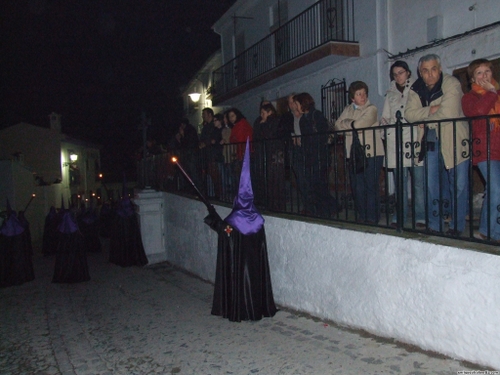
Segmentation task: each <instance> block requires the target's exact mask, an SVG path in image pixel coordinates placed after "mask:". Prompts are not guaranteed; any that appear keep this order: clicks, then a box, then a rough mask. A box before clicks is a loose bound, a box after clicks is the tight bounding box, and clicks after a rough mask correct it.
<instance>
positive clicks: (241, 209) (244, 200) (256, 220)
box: [225, 138, 264, 234]
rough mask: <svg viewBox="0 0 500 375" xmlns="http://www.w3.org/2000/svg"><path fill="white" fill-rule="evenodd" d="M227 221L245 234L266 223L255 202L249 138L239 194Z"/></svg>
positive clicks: (258, 228)
mask: <svg viewBox="0 0 500 375" xmlns="http://www.w3.org/2000/svg"><path fill="white" fill-rule="evenodd" d="M225 221H226V222H227V223H228V224H231V225H232V226H233V227H234V228H236V229H238V230H239V231H240V232H241V233H243V234H253V233H257V232H258V231H259V230H260V229H261V228H262V226H263V225H264V218H263V217H262V215H261V214H260V213H259V211H257V208H256V207H255V205H254V204H253V190H252V179H251V176H250V140H249V139H248V138H247V147H246V150H245V157H244V159H243V167H242V168H241V176H240V186H239V189H238V195H237V196H236V197H235V198H234V203H233V211H231V213H230V214H229V216H228V217H226V219H225Z"/></svg>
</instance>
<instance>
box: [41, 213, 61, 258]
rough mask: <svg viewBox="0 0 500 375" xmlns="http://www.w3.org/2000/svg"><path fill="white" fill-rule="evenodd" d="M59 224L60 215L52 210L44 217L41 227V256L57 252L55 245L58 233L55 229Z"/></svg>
mask: <svg viewBox="0 0 500 375" xmlns="http://www.w3.org/2000/svg"><path fill="white" fill-rule="evenodd" d="M60 222H61V215H58V214H57V213H56V211H55V208H54V209H51V210H50V212H49V213H48V214H47V216H46V217H45V223H44V227H43V242H42V254H43V255H46V256H47V255H52V254H55V253H56V251H57V245H58V241H59V232H58V230H57V227H58V226H59V224H60Z"/></svg>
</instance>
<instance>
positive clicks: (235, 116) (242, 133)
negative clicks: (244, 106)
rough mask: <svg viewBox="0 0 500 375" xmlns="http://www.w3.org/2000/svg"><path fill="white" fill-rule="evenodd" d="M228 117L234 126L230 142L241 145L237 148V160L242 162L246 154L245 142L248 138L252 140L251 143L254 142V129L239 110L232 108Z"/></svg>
mask: <svg viewBox="0 0 500 375" xmlns="http://www.w3.org/2000/svg"><path fill="white" fill-rule="evenodd" d="M227 115H228V117H229V121H230V122H231V123H232V124H233V129H232V130H231V137H230V138H229V140H230V141H231V143H241V144H239V145H238V146H237V148H236V158H237V159H238V160H239V161H242V160H243V155H244V154H245V142H246V141H247V138H250V142H252V135H253V128H252V126H251V125H250V124H249V123H248V121H247V119H246V118H245V117H244V116H243V114H242V113H241V112H240V110H239V109H237V108H231V109H229V110H228V111H227Z"/></svg>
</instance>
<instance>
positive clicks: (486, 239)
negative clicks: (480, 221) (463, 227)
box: [474, 232, 500, 244]
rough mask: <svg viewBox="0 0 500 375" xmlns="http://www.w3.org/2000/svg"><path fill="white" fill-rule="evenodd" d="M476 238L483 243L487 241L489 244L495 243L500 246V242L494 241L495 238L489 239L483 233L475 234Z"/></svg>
mask: <svg viewBox="0 0 500 375" xmlns="http://www.w3.org/2000/svg"><path fill="white" fill-rule="evenodd" d="M474 238H475V239H478V240H481V241H487V242H493V243H498V244H500V240H494V239H493V238H490V239H488V236H486V235H484V234H482V233H481V232H476V233H474Z"/></svg>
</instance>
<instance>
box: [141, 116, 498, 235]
mask: <svg viewBox="0 0 500 375" xmlns="http://www.w3.org/2000/svg"><path fill="white" fill-rule="evenodd" d="M493 117H498V116H483V117H475V118H460V119H447V120H443V121H438V122H422V123H421V124H408V123H397V124H391V125H386V126H380V127H375V128H367V129H363V130H358V134H360V139H361V143H362V144H365V151H366V155H367V156H368V157H367V159H368V160H369V161H370V162H371V161H373V160H375V157H374V155H377V154H379V153H380V152H379V151H383V152H382V153H383V154H385V155H387V156H388V155H390V154H392V155H393V157H394V158H395V164H393V168H388V166H390V165H388V164H387V158H386V159H384V160H385V161H384V162H381V163H380V164H373V165H374V166H375V169H370V168H371V167H367V168H366V169H365V170H364V171H362V172H361V174H358V173H355V172H354V171H353V168H352V167H353V165H352V160H351V159H350V158H349V154H348V153H347V151H346V146H348V145H349V144H350V139H351V138H352V130H348V131H337V132H331V133H324V134H315V135H309V136H301V137H288V138H285V139H272V140H263V141H256V142H253V143H252V146H251V147H252V152H251V171H252V185H253V189H254V196H255V204H256V205H257V207H259V208H260V209H262V210H264V211H267V212H277V213H287V214H293V215H302V216H309V217H315V218H320V219H325V220H331V221H339V222H357V223H360V224H364V225H371V226H382V227H387V228H395V229H396V230H398V231H416V232H424V233H428V234H432V235H438V236H451V237H456V238H460V239H464V240H469V241H480V242H486V243H490V244H498V243H499V241H497V240H498V239H500V238H499V236H500V233H497V232H496V231H495V230H496V229H495V225H494V224H497V223H500V206H499V205H497V204H496V202H497V201H498V202H500V193H499V191H500V186H497V184H496V181H498V180H499V178H498V177H497V175H499V174H500V173H498V169H499V168H500V161H495V160H492V153H493V150H492V147H491V145H490V140H491V139H492V138H493V135H494V133H493V132H494V131H496V130H493V129H491V127H490V126H488V125H487V124H489V123H490V121H489V119H490V118H493ZM481 121H482V122H484V127H485V129H486V134H487V137H486V142H487V144H486V147H483V149H482V150H483V151H481V150H480V148H479V145H480V144H481V141H480V140H479V139H475V138H473V131H472V129H473V126H476V128H477V126H481ZM466 123H469V127H468V130H467V131H466V133H463V132H462V133H460V131H459V129H460V127H462V128H464V126H463V124H466ZM478 124H479V125H478ZM429 125H435V128H436V134H437V136H438V137H439V139H445V137H449V136H451V137H452V139H453V146H452V148H453V150H451V151H447V152H443V151H444V147H445V145H444V143H442V142H437V143H436V144H435V145H434V146H433V147H434V148H432V147H431V145H430V144H429V141H428V140H427V141H426V142H423V141H422V137H423V134H424V129H426V128H428V127H429ZM465 128H467V126H465ZM450 129H451V130H450ZM375 137H380V138H382V139H383V143H382V144H383V150H380V147H379V150H377V148H376V146H374V144H370V146H368V145H367V143H369V142H367V140H368V139H369V138H375ZM448 146H449V145H448ZM448 146H446V147H448ZM244 148H245V144H229V145H225V146H224V148H223V150H222V155H216V154H214V153H213V152H212V151H211V150H210V149H209V148H208V149H207V148H205V149H202V150H186V151H174V152H171V153H168V154H161V155H156V156H153V157H150V158H147V159H144V160H142V161H141V162H140V163H139V173H138V176H142V181H141V185H142V186H151V187H153V188H154V189H157V190H162V191H169V192H184V193H188V194H194V189H193V188H192V186H191V185H190V183H188V181H187V180H186V179H185V178H184V177H183V176H182V174H181V173H180V172H179V170H178V169H177V168H176V166H175V164H173V163H172V162H170V160H169V159H170V158H171V156H173V155H175V156H178V157H179V160H180V161H181V164H182V165H183V166H184V168H185V169H186V170H187V172H188V173H189V174H190V175H191V177H192V179H193V181H194V182H195V183H196V184H197V186H198V187H199V188H200V190H201V191H202V192H203V193H204V194H206V196H207V197H208V198H209V199H211V200H213V201H218V202H225V203H232V201H233V199H234V196H235V194H236V193H237V189H238V184H239V176H240V171H241V159H242V155H243V151H244ZM424 149H425V150H427V151H425V157H424V155H423V154H424V151H423V150H424ZM484 150H486V151H484ZM450 152H451V154H452V156H451V159H450V157H448V158H447V160H442V157H441V155H443V154H446V153H448V154H449V153H450ZM481 152H483V153H484V152H486V155H485V158H484V160H483V166H482V167H481V173H480V172H479V170H478V169H477V167H476V166H474V165H473V163H472V159H473V156H474V157H475V158H477V157H479V156H481ZM419 158H420V159H421V161H419ZM433 158H434V159H433ZM436 158H437V159H436ZM450 160H451V165H450V164H448V165H446V163H450ZM442 162H444V163H445V165H446V168H444V167H443V168H442V169H439V170H437V169H436V168H435V165H438V164H439V163H442ZM418 176H420V177H418ZM484 177H486V178H484ZM419 179H420V180H419ZM422 180H423V181H422ZM481 180H482V181H483V183H481ZM484 180H486V183H485V184H484ZM360 183H361V184H363V183H364V184H367V185H369V187H371V188H374V189H375V191H376V196H375V198H374V199H375V202H376V205H375V206H373V202H372V201H371V200H372V199H371V198H370V197H371V196H370V191H369V190H370V189H365V190H363V189H358V187H359V186H357V185H356V184H360ZM485 188H486V191H488V192H490V193H489V194H485ZM430 191H434V194H430V193H428V192H430ZM464 191H465V193H464ZM360 192H361V193H360ZM405 192H406V193H405ZM419 197H420V198H419ZM483 197H484V205H485V208H484V209H485V212H483V217H482V218H480V216H481V208H482V205H483V204H482V201H483ZM360 202H361V205H362V206H361V209H360ZM363 205H365V206H366V207H373V210H375V211H376V215H375V216H373V215H372V216H371V217H375V218H376V220H375V221H373V220H370V219H369V218H367V217H365V216H363V215H364V214H363ZM365 213H366V212H365ZM368 216H369V217H370V215H368ZM481 221H482V224H483V225H482V228H483V229H482V235H481V236H478V227H479V225H481Z"/></svg>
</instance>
